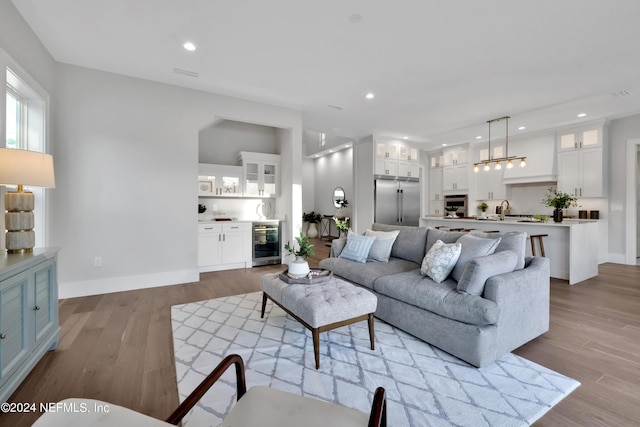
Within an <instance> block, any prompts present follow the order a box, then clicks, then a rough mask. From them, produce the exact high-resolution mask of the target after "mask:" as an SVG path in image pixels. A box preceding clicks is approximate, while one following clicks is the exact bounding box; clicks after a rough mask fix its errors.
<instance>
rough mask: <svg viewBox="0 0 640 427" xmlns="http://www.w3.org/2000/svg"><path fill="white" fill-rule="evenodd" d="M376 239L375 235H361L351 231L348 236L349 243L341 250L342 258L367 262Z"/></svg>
mask: <svg viewBox="0 0 640 427" xmlns="http://www.w3.org/2000/svg"><path fill="white" fill-rule="evenodd" d="M374 240H376V237H375V236H360V235H358V234H355V233H352V232H351V231H350V232H349V235H348V236H347V244H346V245H345V247H344V249H343V250H342V252H340V258H345V259H348V260H351V261H355V262H367V257H368V256H369V250H370V249H371V245H373V242H374Z"/></svg>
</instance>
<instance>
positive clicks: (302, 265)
mask: <svg viewBox="0 0 640 427" xmlns="http://www.w3.org/2000/svg"><path fill="white" fill-rule="evenodd" d="M309 271H310V270H309V263H308V262H307V261H305V260H304V258H303V257H301V256H299V257H296V259H295V260H294V261H293V262H292V263H291V264H289V274H290V275H292V276H294V277H304V276H306V275H307V274H309Z"/></svg>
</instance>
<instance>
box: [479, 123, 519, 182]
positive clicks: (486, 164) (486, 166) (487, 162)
mask: <svg viewBox="0 0 640 427" xmlns="http://www.w3.org/2000/svg"><path fill="white" fill-rule="evenodd" d="M510 118H511V117H509V116H504V117H500V118H497V119H491V120H487V123H489V138H488V139H489V150H488V153H489V158H488V159H486V160H480V162H478V163H474V164H473V171H474V172H478V171H479V170H480V165H484V170H485V171H489V170H491V163H495V165H494V167H493V168H494V169H495V170H500V169H502V163H501V162H506V164H507V169H511V168H513V161H514V160H517V159H519V160H520V167H521V168H523V167H525V166H526V165H527V162H526V159H527V158H526V157H520V156H509V119H510ZM500 120H506V136H505V156H504V157H498V158H495V159H492V158H491V123H493V122H499V121H500Z"/></svg>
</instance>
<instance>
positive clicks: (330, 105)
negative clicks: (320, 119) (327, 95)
mask: <svg viewBox="0 0 640 427" xmlns="http://www.w3.org/2000/svg"><path fill="white" fill-rule="evenodd" d="M327 107H329V108H333V109H334V110H344V107H341V106H339V105H333V104H329V105H327Z"/></svg>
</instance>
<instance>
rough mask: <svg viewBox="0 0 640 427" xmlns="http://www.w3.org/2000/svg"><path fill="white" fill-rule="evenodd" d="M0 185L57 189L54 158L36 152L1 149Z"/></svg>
mask: <svg viewBox="0 0 640 427" xmlns="http://www.w3.org/2000/svg"><path fill="white" fill-rule="evenodd" d="M0 185H30V186H33V187H45V188H55V186H56V180H55V176H54V174H53V157H52V156H51V155H50V154H45V153H38V152H35V151H27V150H15V149H11V148H0Z"/></svg>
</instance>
